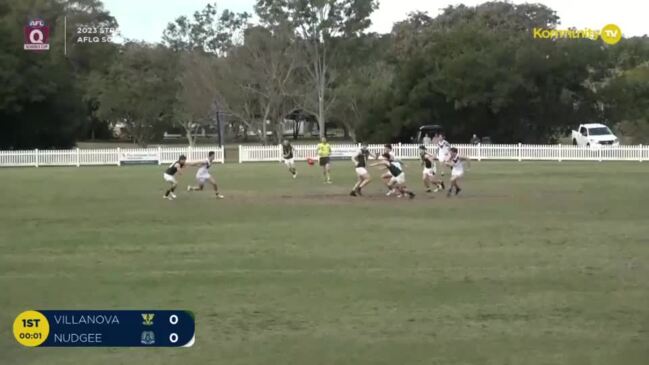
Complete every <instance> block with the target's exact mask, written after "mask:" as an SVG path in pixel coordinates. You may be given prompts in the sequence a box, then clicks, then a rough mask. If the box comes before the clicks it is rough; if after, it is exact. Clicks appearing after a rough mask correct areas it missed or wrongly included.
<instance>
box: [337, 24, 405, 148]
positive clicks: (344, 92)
mask: <svg viewBox="0 0 649 365" xmlns="http://www.w3.org/2000/svg"><path fill="white" fill-rule="evenodd" d="M338 42H340V43H339V45H338V46H339V47H340V52H339V53H338V54H337V57H336V58H335V59H333V62H332V64H333V65H334V66H335V68H336V69H338V70H339V71H338V75H339V77H338V81H337V82H336V87H335V88H334V89H333V93H334V98H333V99H334V102H333V105H332V107H331V113H330V120H334V121H336V122H337V124H339V125H340V126H341V127H343V128H344V130H345V132H346V137H347V136H349V137H351V139H352V140H354V141H357V135H356V130H357V129H358V128H361V127H362V125H363V123H364V122H365V120H366V118H367V115H369V114H370V111H371V109H372V108H373V107H374V104H375V103H376V101H377V99H378V98H381V97H382V96H383V95H384V94H385V93H387V92H388V91H389V88H390V85H391V83H392V77H393V74H394V70H393V68H392V66H391V65H389V64H388V62H386V61H387V60H386V57H385V53H386V52H385V49H386V48H388V47H389V42H390V39H389V37H385V36H379V35H376V34H369V35H361V36H359V37H353V38H346V39H344V40H342V39H341V40H338Z"/></svg>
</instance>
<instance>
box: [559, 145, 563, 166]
mask: <svg viewBox="0 0 649 365" xmlns="http://www.w3.org/2000/svg"><path fill="white" fill-rule="evenodd" d="M561 161H563V145H562V144H560V145H559V162H561Z"/></svg>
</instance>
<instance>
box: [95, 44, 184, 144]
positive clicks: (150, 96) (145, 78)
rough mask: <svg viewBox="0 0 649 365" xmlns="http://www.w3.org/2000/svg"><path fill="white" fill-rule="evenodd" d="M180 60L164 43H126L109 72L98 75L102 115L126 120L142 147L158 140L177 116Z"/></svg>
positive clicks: (97, 87)
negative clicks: (104, 74) (177, 68)
mask: <svg viewBox="0 0 649 365" xmlns="http://www.w3.org/2000/svg"><path fill="white" fill-rule="evenodd" d="M176 62H177V61H176V58H175V57H174V54H173V53H172V52H171V51H169V50H168V49H166V48H164V47H162V46H155V45H149V44H146V43H128V44H126V45H125V46H123V48H122V49H121V50H120V54H119V56H118V57H117V58H116V59H115V60H114V61H113V64H112V65H111V67H110V68H109V70H108V73H107V75H106V76H103V77H100V76H97V75H96V76H95V79H94V80H93V83H92V84H93V90H92V92H93V93H94V95H95V97H96V98H97V100H98V101H99V108H98V110H97V114H98V116H99V117H100V118H102V119H104V120H110V121H113V122H123V123H125V124H126V128H127V131H128V133H129V135H130V136H131V137H132V138H133V140H134V142H135V143H137V144H138V145H140V146H146V145H147V143H149V142H151V141H155V140H158V139H159V138H160V137H161V136H162V133H163V132H164V130H165V128H166V127H168V126H169V125H170V124H171V119H172V116H173V105H174V103H173V102H174V99H175V96H176V90H177V89H176V87H177V85H176V80H175V77H174V71H175V70H176V67H177V66H176Z"/></svg>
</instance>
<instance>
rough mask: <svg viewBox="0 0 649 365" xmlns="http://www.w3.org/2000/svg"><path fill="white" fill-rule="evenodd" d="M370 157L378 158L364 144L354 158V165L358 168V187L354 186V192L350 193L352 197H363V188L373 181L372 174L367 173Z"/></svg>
mask: <svg viewBox="0 0 649 365" xmlns="http://www.w3.org/2000/svg"><path fill="white" fill-rule="evenodd" d="M370 156H372V157H374V158H378V157H376V156H374V154H373V153H372V152H370V150H369V149H368V147H367V144H366V143H363V144H362V145H361V149H360V150H359V151H358V152H357V153H356V155H354V156H353V157H352V161H354V165H355V166H356V177H357V179H358V180H357V181H356V185H354V188H353V189H352V192H351V193H349V195H351V196H363V193H362V190H363V188H364V187H365V186H366V185H367V184H369V183H370V181H372V177H371V176H370V173H369V172H368V171H367V161H368V159H369V158H370Z"/></svg>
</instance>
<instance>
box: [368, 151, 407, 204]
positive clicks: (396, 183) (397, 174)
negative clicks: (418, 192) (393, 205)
mask: <svg viewBox="0 0 649 365" xmlns="http://www.w3.org/2000/svg"><path fill="white" fill-rule="evenodd" d="M370 166H383V167H385V168H386V169H387V170H388V172H389V173H390V176H391V178H390V181H389V182H388V188H390V190H392V189H395V190H397V191H398V192H399V193H400V195H399V197H401V196H403V195H407V196H408V197H409V198H410V199H413V198H414V197H415V194H414V193H413V192H411V191H409V190H408V188H407V187H406V173H405V172H403V170H402V168H401V164H400V163H399V162H397V161H395V160H394V159H393V158H392V156H390V154H389V153H384V154H383V160H381V161H379V162H377V163H374V164H372V165H370Z"/></svg>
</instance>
